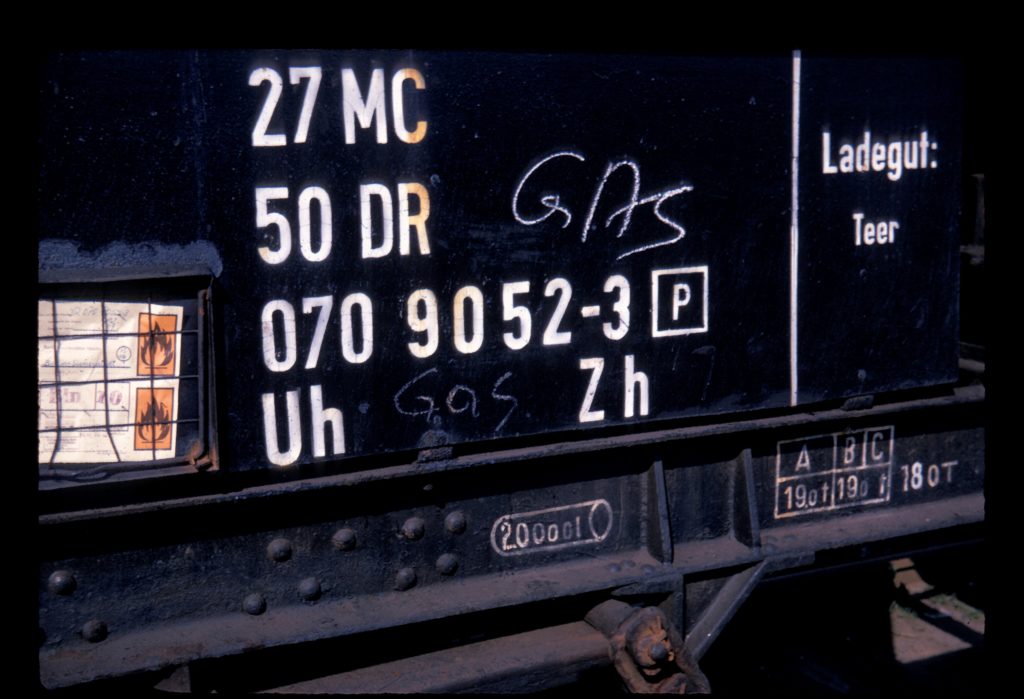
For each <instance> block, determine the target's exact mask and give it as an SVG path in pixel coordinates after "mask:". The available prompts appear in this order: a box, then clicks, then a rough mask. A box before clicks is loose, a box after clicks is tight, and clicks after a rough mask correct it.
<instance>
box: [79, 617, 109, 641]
mask: <svg viewBox="0 0 1024 699" xmlns="http://www.w3.org/2000/svg"><path fill="white" fill-rule="evenodd" d="M106 637H107V625H106V624H105V623H103V622H102V621H100V620H99V619H90V620H89V621H87V622H85V623H84V624H82V638H84V639H85V640H87V641H88V642H89V643H99V642H100V641H102V640H103V639H104V638H106Z"/></svg>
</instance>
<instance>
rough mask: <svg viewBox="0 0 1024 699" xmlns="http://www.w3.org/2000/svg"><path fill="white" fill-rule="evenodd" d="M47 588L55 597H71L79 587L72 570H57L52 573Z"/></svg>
mask: <svg viewBox="0 0 1024 699" xmlns="http://www.w3.org/2000/svg"><path fill="white" fill-rule="evenodd" d="M46 587H47V588H49V590H50V592H52V593H53V594H55V595H70V594H71V593H72V592H74V591H75V588H76V587H78V581H77V580H75V576H74V574H72V572H71V571H70V570H55V571H54V572H52V573H50V577H49V579H48V580H47V581H46Z"/></svg>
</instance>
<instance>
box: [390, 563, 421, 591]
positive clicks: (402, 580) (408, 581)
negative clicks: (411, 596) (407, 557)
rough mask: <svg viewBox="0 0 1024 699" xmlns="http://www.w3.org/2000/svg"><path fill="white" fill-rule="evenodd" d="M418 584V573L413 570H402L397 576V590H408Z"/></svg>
mask: <svg viewBox="0 0 1024 699" xmlns="http://www.w3.org/2000/svg"><path fill="white" fill-rule="evenodd" d="M415 584H416V571H415V570H413V569H412V568H402V569H400V570H399V571H398V572H397V573H396V574H395V589H396V590H408V589H409V588H410V587H412V586H413V585H415Z"/></svg>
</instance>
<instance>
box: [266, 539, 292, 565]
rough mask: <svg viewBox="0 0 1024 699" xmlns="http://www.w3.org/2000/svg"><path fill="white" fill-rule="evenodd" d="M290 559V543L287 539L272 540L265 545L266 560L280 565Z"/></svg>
mask: <svg viewBox="0 0 1024 699" xmlns="http://www.w3.org/2000/svg"><path fill="white" fill-rule="evenodd" d="M291 557H292V542H290V541H288V539H274V540H273V541H271V542H270V543H269V544H267V558H269V559H270V560H272V561H277V562H278V563H282V562H283V561H287V560H288V559H289V558H291Z"/></svg>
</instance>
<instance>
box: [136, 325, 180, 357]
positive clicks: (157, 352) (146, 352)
mask: <svg viewBox="0 0 1024 699" xmlns="http://www.w3.org/2000/svg"><path fill="white" fill-rule="evenodd" d="M157 360H159V361H157ZM172 361H174V342H173V340H171V336H170V335H169V334H166V333H164V331H163V329H162V328H161V327H160V321H155V322H154V323H153V326H152V327H151V328H150V330H149V334H148V336H147V337H146V338H145V339H144V340H143V341H142V362H143V364H144V365H145V366H147V367H149V368H151V369H152V368H154V367H155V368H163V367H166V366H168V365H169V364H170V363H171V362H172Z"/></svg>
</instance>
